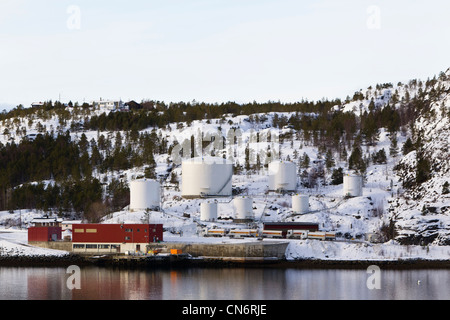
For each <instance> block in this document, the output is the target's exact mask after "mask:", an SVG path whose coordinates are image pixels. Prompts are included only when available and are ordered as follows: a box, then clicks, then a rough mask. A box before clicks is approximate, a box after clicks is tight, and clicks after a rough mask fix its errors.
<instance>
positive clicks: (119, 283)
mask: <svg viewBox="0 0 450 320" xmlns="http://www.w3.org/2000/svg"><path fill="white" fill-rule="evenodd" d="M69 276H70V275H69V274H67V273H66V269H63V268H3V267H0V285H1V287H0V299H1V300H10V299H14V300H70V299H73V300H99V299H101V300H308V299H309V300H319V299H320V300H327V299H334V300H343V299H345V300H370V299H374V300H407V299H424V300H425V299H426V300H435V299H445V300H448V299H450V272H449V271H448V270H404V271H394V270H385V271H383V270H382V272H381V290H370V289H368V288H367V285H366V281H367V278H368V276H369V275H368V274H367V272H366V270H297V269H261V268H260V269H244V268H236V269H233V268H225V269H184V270H162V269H158V270H119V269H112V268H96V267H87V268H81V276H80V282H81V283H80V285H81V289H80V290H70V289H69V288H68V287H67V279H68V278H69Z"/></svg>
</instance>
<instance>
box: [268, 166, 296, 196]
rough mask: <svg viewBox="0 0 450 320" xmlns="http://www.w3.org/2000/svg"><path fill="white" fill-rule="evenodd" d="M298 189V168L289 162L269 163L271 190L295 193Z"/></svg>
mask: <svg viewBox="0 0 450 320" xmlns="http://www.w3.org/2000/svg"><path fill="white" fill-rule="evenodd" d="M296 189H297V166H296V165H295V163H293V162H289V161H274V162H271V163H269V190H271V191H294V190H296Z"/></svg>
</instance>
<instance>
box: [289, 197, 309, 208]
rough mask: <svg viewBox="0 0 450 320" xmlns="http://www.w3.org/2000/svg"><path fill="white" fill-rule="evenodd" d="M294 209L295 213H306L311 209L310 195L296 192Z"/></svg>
mask: <svg viewBox="0 0 450 320" xmlns="http://www.w3.org/2000/svg"><path fill="white" fill-rule="evenodd" d="M292 211H294V212H295V213H306V212H308V211H309V196H308V195H304V194H296V195H293V196H292Z"/></svg>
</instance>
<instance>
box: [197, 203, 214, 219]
mask: <svg viewBox="0 0 450 320" xmlns="http://www.w3.org/2000/svg"><path fill="white" fill-rule="evenodd" d="M200 220H201V221H216V220H217V202H204V203H202V204H201V205H200Z"/></svg>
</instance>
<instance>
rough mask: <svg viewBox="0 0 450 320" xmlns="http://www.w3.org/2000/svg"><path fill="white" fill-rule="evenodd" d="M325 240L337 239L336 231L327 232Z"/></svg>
mask: <svg viewBox="0 0 450 320" xmlns="http://www.w3.org/2000/svg"><path fill="white" fill-rule="evenodd" d="M325 240H336V232H325Z"/></svg>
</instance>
